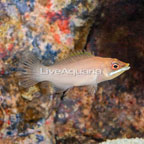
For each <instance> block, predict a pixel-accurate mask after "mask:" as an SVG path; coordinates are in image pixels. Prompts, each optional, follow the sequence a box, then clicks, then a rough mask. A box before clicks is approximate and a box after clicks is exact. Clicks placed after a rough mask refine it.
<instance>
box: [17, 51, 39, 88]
mask: <svg viewBox="0 0 144 144" xmlns="http://www.w3.org/2000/svg"><path fill="white" fill-rule="evenodd" d="M40 65H41V64H40V61H39V59H38V58H37V57H36V56H35V55H34V54H33V53H32V52H24V54H23V56H22V60H21V62H20V66H19V68H20V69H21V74H20V86H22V87H25V88H27V87H31V86H33V85H35V84H37V83H38V82H40V81H38V79H37V78H38V77H39V76H40V75H39V72H38V68H39V67H40Z"/></svg>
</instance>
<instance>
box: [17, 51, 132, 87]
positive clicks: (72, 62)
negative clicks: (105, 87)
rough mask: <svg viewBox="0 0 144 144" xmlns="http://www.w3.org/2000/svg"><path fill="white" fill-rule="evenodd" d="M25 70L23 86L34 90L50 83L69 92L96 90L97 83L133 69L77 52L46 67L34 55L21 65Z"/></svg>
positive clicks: (113, 60)
mask: <svg viewBox="0 0 144 144" xmlns="http://www.w3.org/2000/svg"><path fill="white" fill-rule="evenodd" d="M21 67H22V68H23V70H24V71H23V72H22V75H21V76H22V80H21V82H20V85H21V86H23V87H31V86H33V85H35V84H37V83H39V82H43V81H49V82H50V83H51V84H52V85H53V86H54V87H56V88H59V89H61V90H67V89H69V88H72V87H74V86H91V87H95V88H96V87H97V84H98V83H101V82H103V81H107V80H111V79H114V78H116V77H118V76H119V75H121V74H122V73H124V72H125V71H127V70H129V69H130V66H129V64H128V63H125V62H122V61H120V60H118V59H116V58H104V57H98V56H94V55H93V54H91V53H89V52H75V53H73V55H71V56H68V57H67V58H65V59H63V60H61V61H59V62H56V63H55V64H53V65H49V66H45V65H43V64H42V63H41V62H40V61H39V59H38V58H37V57H36V56H35V55H34V54H32V53H31V52H30V53H29V54H28V55H27V56H26V58H24V60H23V62H22V63H21Z"/></svg>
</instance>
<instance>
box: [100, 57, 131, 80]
mask: <svg viewBox="0 0 144 144" xmlns="http://www.w3.org/2000/svg"><path fill="white" fill-rule="evenodd" d="M129 69H130V66H129V63H125V62H122V61H120V60H118V59H116V58H106V59H105V62H104V65H103V73H102V77H103V79H104V80H111V79H114V78H116V77H118V76H119V75H121V74H122V73H124V72H125V71H127V70H129Z"/></svg>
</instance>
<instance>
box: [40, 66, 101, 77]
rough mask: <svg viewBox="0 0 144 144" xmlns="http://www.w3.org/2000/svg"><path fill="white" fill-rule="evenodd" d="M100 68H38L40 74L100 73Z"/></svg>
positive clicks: (76, 74)
mask: <svg viewBox="0 0 144 144" xmlns="http://www.w3.org/2000/svg"><path fill="white" fill-rule="evenodd" d="M101 73H102V72H101V69H79V70H78V69H67V68H63V69H48V68H45V69H43V68H40V74H41V75H74V76H78V75H100V74H101Z"/></svg>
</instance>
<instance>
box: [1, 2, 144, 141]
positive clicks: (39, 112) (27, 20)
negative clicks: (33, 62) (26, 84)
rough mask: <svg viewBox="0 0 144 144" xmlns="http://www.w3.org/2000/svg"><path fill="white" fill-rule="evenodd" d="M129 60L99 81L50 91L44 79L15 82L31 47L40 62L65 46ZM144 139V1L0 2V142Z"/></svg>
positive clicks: (65, 50) (54, 56) (48, 60)
mask: <svg viewBox="0 0 144 144" xmlns="http://www.w3.org/2000/svg"><path fill="white" fill-rule="evenodd" d="M84 49H85V50H88V51H92V52H94V54H95V55H97V56H102V57H111V58H118V59H120V60H122V61H124V62H128V63H130V65H131V69H130V70H129V71H127V72H125V73H124V74H122V75H121V76H119V77H117V78H116V79H113V80H111V81H107V82H104V83H101V84H99V86H98V90H97V92H96V94H95V95H91V94H90V93H89V92H88V89H87V87H80V88H79V87H74V88H72V89H70V90H68V91H67V92H66V93H65V94H62V93H54V89H53V87H51V85H49V83H47V82H44V83H39V84H37V85H35V86H33V87H30V88H27V89H24V88H22V87H20V86H19V78H18V75H17V73H18V71H19V68H18V66H19V63H20V61H21V58H22V56H23V52H24V51H32V52H33V53H34V54H35V55H36V56H37V57H38V58H39V59H40V60H41V61H42V62H43V63H44V64H45V65H49V64H53V63H54V62H55V61H58V60H59V59H63V58H64V57H66V56H67V55H68V54H69V52H70V51H71V50H84ZM136 137H137V138H144V1H143V0H67V1H65V0H0V143H10V144H11V143H12V144H14V143H22V144H23V143H24V144H30V143H32V144H46V143H47V144H52V143H58V144H79V143H80V144H81V143H83V144H97V143H101V142H103V141H105V140H108V139H117V138H136Z"/></svg>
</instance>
